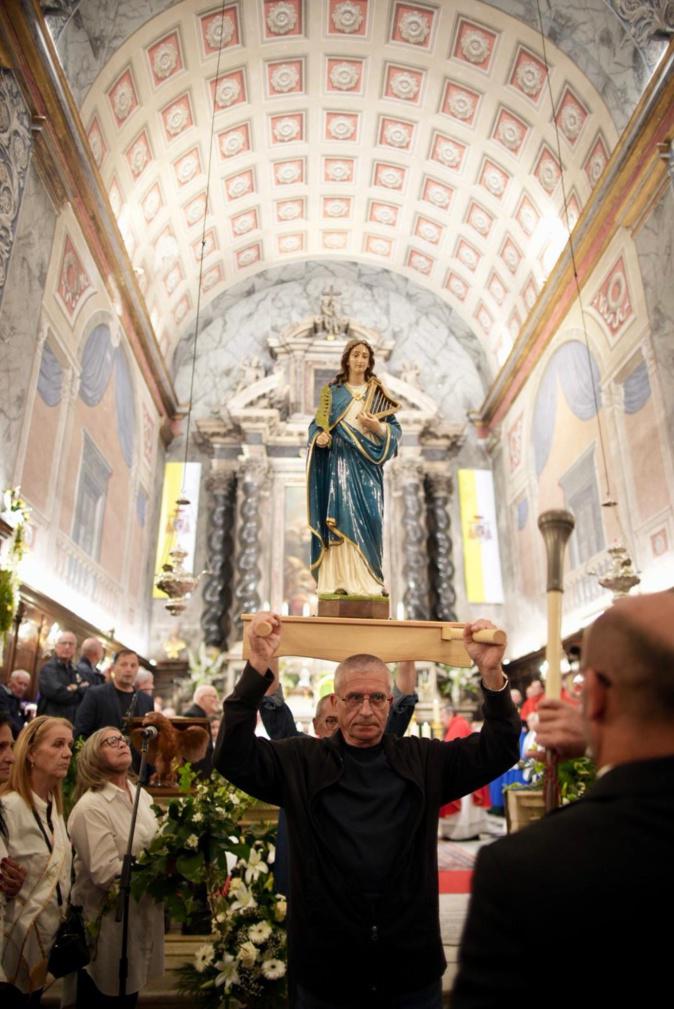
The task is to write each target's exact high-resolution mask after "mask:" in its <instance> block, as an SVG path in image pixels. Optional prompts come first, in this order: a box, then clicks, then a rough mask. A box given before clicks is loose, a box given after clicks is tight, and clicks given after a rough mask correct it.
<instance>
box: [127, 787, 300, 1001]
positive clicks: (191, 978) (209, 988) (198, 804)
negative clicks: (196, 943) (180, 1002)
mask: <svg viewBox="0 0 674 1009" xmlns="http://www.w3.org/2000/svg"><path fill="white" fill-rule="evenodd" d="M180 788H181V791H182V793H183V794H182V795H181V796H180V797H179V798H176V799H171V800H170V801H169V803H168V805H167V807H166V808H165V809H157V808H155V811H156V812H157V813H158V815H159V816H160V829H159V832H158V834H157V836H156V837H155V838H154V840H153V841H152V843H151V844H150V845H149V847H148V848H147V849H146V850H145V851H144V852H143V854H142V855H141V856H140V857H139V859H138V861H137V863H136V865H135V867H134V871H133V874H132V881H131V892H132V895H133V896H134V897H135V898H136V899H138V898H139V897H140V896H142V895H143V894H145V893H149V894H151V895H152V896H153V897H154V898H155V900H160V901H163V902H164V905H165V907H166V909H167V910H168V912H169V914H170V916H171V917H172V918H173V919H174V920H176V921H179V922H185V923H189V922H190V921H191V920H192V919H196V918H197V917H200V915H201V913H202V907H201V906H200V904H199V902H198V900H197V899H196V898H195V893H196V892H197V888H202V887H205V889H206V892H207V894H208V903H209V908H210V912H211V926H212V930H213V935H212V937H211V941H210V942H208V943H206V944H205V945H204V946H202V947H201V948H200V949H199V950H198V951H197V953H196V956H195V960H194V963H188V964H184V965H183V966H182V967H181V968H180V969H179V970H178V977H179V987H180V990H181V991H182V992H184V993H186V994H189V995H190V996H191V998H192V1000H193V1002H194V1003H195V1004H196V1005H197V1006H199V1007H202V1009H236V1007H238V1006H246V1007H247V1009H280V1007H281V1006H285V1004H286V927H285V915H286V903H285V899H284V898H283V897H281V896H280V895H279V894H276V893H275V892H274V879H273V875H272V871H271V866H272V863H273V861H274V856H275V848H274V839H275V832H274V831H273V830H271V829H270V828H269V827H268V826H266V825H260V826H258V827H244V826H243V825H242V824H241V822H240V820H241V816H242V814H243V813H244V812H245V810H246V809H247V808H248V807H249V806H250V805H251V803H252V801H253V800H252V799H251V798H250V797H249V796H247V795H245V794H244V793H243V792H239V791H238V790H237V789H236V788H234V787H233V786H232V785H230V784H229V783H228V782H227V781H226V780H225V779H224V778H222V777H221V776H220V775H219V774H217V773H214V774H213V776H212V777H211V778H210V779H209V781H207V782H199V781H196V779H195V776H194V773H193V771H192V770H191V768H189V767H187V768H182V769H181V771H180ZM190 789H192V791H190Z"/></svg>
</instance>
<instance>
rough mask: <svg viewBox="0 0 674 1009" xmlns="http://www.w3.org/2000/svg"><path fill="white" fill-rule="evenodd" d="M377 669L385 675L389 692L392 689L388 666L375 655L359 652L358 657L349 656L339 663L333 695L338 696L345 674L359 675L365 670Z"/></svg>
mask: <svg viewBox="0 0 674 1009" xmlns="http://www.w3.org/2000/svg"><path fill="white" fill-rule="evenodd" d="M370 669H377V670H380V671H383V672H384V673H385V674H386V679H387V682H388V689H389V691H390V690H391V689H392V680H391V671H390V669H389V668H388V666H387V665H386V664H385V663H384V662H382V660H381V659H378V658H377V656H376V655H368V654H367V652H361V653H360V654H358V655H349V657H348V659H344V661H343V662H340V663H339V665H338V666H337V668H336V669H335V693H336V694H338V693H339V691H340V690H341V687H342V680H343V678H344V676H345V675H346V673H356V672H358V673H361V672H365V671H366V670H370Z"/></svg>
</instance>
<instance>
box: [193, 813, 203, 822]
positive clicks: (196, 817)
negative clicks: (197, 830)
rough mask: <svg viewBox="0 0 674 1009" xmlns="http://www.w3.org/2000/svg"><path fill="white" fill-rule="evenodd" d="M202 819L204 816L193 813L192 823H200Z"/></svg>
mask: <svg viewBox="0 0 674 1009" xmlns="http://www.w3.org/2000/svg"><path fill="white" fill-rule="evenodd" d="M203 818H204V814H203V813H195V814H194V816H193V817H192V822H193V823H201V821H202V820H203Z"/></svg>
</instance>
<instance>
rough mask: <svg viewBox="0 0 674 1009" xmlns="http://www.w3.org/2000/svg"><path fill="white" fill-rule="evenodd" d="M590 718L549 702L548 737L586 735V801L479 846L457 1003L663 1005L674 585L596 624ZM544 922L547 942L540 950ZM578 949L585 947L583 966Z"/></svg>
mask: <svg viewBox="0 0 674 1009" xmlns="http://www.w3.org/2000/svg"><path fill="white" fill-rule="evenodd" d="M582 669H583V672H584V677H585V681H584V686H583V698H582V714H581V716H580V717H581V718H582V725H583V729H584V739H583V738H581V737H580V734H579V731H578V729H579V716H578V714H577V713H576V712H575V711H574V709H573V708H571V707H570V706H569V705H564V704H563V703H560V702H559V701H557V702H554V701H545V702H541V706H540V708H539V711H540V713H541V732H540V734H539V738H540V739H541V740H542V741H544V742H545V743H546V744H547V745H549V746H553V747H555V748H556V749H558V750H559V751H560V753H561V754H562V755H568V754H572V753H573V754H579V753H581V752H583V750H584V747H585V746H586V745H587V746H589V750H590V752H591V754H592V756H593V757H594V759H595V762H596V764H597V768H598V780H597V781H596V783H595V784H594V785H593V786H592V787H591V788H590V789H589V790H588V792H587V793H586V794H585V796H584V797H583V798H582V799H579V800H578V801H577V802H574V803H571V804H570V805H568V806H565V807H563V808H562V809H560V810H558V811H556V812H555V813H553V814H552V815H550V816H547V817H546V818H545V819H544V820H542V821H540V822H539V823H537V824H534V825H533V826H531V827H529V828H527V829H526V830H524V831H522V832H521V833H517V834H513V835H511V836H510V837H507V838H503V839H502V840H501V841H497V842H496V843H495V844H493V845H489V846H488V847H487V848H483V849H482V850H481V851H480V854H479V856H478V860H477V864H476V869H475V875H474V879H473V896H472V900H471V904H470V909H469V913H468V919H467V921H466V926H465V931H464V934H463V940H462V945H461V953H460V969H459V974H458V977H457V981H456V986H455V989H454V992H453V995H452V1007H453V1009H473V1007H477V1006H480V1007H491V1006H493V1007H497V1006H498V1007H501V1006H504V1005H524V1004H525V1003H527V1002H529V1001H531V992H532V991H538V992H542V993H544V995H543V996H542V999H543V1002H544V1003H545V1005H546V1006H558V1005H560V1006H561V1005H564V1006H569V1005H578V1004H580V1005H583V1006H585V1005H587V1006H590V1005H595V1006H618V1005H635V1006H636V1005H643V1006H647V1005H648V1006H650V1005H658V1004H660V1003H661V1001H662V997H663V995H662V993H663V992H665V991H668V990H669V987H670V978H671V966H670V957H671V936H670V932H669V928H668V927H667V926H666V925H665V924H663V917H662V916H663V913H664V914H667V913H668V912H669V909H670V908H671V907H672V904H673V903H674V858H673V857H672V852H674V594H673V593H671V592H661V593H657V594H654V595H645V596H637V597H634V598H631V597H630V598H626V599H622V600H620V601H619V602H617V603H616V604H615V605H614V606H613V607H612V608H611V609H609V610H607V611H606V612H605V613H604V614H602V616H601V617H599V619H598V620H596V621H595V623H594V624H593V625H592V627H591V628H590V629H589V630H588V631H586V634H585V639H584V642H583V652H582ZM534 934H535V937H536V939H535V942H536V951H535V955H532V939H533V937H534ZM569 950H574V951H578V954H579V956H580V957H583V958H587V960H588V965H589V969H588V970H583V971H582V976H581V975H580V974H578V972H577V970H576V969H575V966H574V964H576V963H577V964H578V966H579V967H580V961H576V960H575V959H574V957H571V959H569V955H568V954H569Z"/></svg>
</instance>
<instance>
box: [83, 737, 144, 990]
mask: <svg viewBox="0 0 674 1009" xmlns="http://www.w3.org/2000/svg"><path fill="white" fill-rule="evenodd" d="M130 768H131V751H130V749H129V746H128V744H127V742H126V740H125V738H124V736H123V735H122V734H121V732H120V731H119V729H115V728H111V727H108V728H105V729H99V730H98V731H97V732H94V733H93V735H91V736H90V737H89V738H88V739H87V741H86V742H85V744H84V746H83V747H82V749H81V750H80V752H79V754H78V757H77V786H76V791H75V797H76V799H77V802H76V804H75V807H74V808H73V811H72V813H71V814H70V817H69V818H68V830H69V831H70V837H71V840H72V843H73V847H74V849H75V856H76V857H75V873H76V882H75V886H74V887H73V901H74V903H76V904H79V905H82V907H83V911H84V917H85V920H86V922H87V926H88V929H89V931H90V932H93V934H94V935H95V937H96V938H95V942H94V945H93V948H92V950H91V961H90V963H89V964H88V966H87V967H85V968H84V970H81V971H80V972H79V973H78V975H77V997H76V1006H77V1007H78V1009H85V1007H86V1009H89V1007H91V1006H93V1005H95V1006H96V1007H97V1009H105V1007H106V1006H109V1007H112V1006H115V1007H122V1006H123V1007H133V1006H135V1004H136V1001H137V999H138V992H139V991H140V989H141V988H142V987H143V986H144V985H145V984H146V983H147V981H148V980H149V978H151V977H155V976H157V975H160V974H162V972H163V970H164V909H163V905H162V904H158V903H156V902H155V901H154V900H153V899H152V898H151V897H149V896H144V897H142V898H141V900H140V901H138V902H136V901H135V900H133V898H132V899H131V901H130V905H129V940H128V949H127V955H128V978H127V983H126V990H127V994H126V995H125V996H120V995H119V959H120V956H121V942H122V923H121V921H120V922H117V921H115V910H116V900H115V899H114V895H115V893H116V892H117V887H116V886H114V885H113V884H115V883H116V882H117V880H118V878H119V875H120V873H121V870H122V861H123V858H124V854H125V853H126V847H127V843H128V837H129V828H130V826H131V814H132V811H133V803H134V798H135V790H136V789H137V788H140V785H139V784H137V783H135V782H134V783H133V784H132V783H131V781H130V775H129V770H130ZM156 832H157V818H156V817H155V815H154V813H153V811H152V800H151V798H150V796H149V795H148V793H147V792H146V791H145V790H144V789H142V788H141V790H140V800H139V803H138V818H137V820H136V829H135V834H134V840H133V854H134V855H139V854H140V852H141V851H143V849H144V848H146V847H147V845H148V844H149V843H150V841H151V840H152V838H153V837H154V836H155V834H156Z"/></svg>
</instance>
